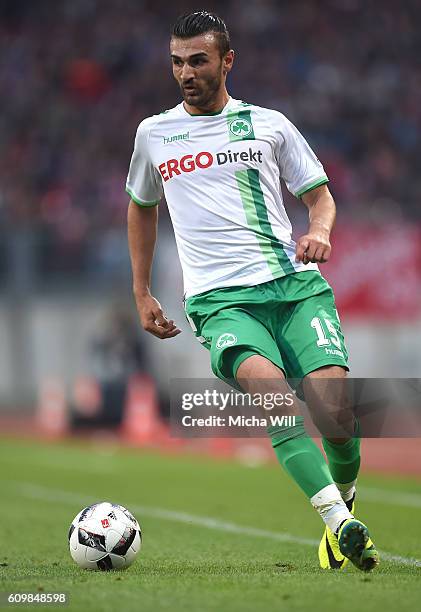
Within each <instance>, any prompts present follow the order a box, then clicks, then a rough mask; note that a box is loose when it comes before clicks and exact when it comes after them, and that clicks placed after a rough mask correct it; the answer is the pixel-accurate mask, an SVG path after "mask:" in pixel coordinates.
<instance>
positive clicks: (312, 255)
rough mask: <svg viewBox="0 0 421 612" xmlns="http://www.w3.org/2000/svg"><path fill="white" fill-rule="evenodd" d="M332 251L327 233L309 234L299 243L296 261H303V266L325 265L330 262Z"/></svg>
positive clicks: (300, 239) (302, 237)
mask: <svg viewBox="0 0 421 612" xmlns="http://www.w3.org/2000/svg"><path fill="white" fill-rule="evenodd" d="M331 250H332V247H331V245H330V241H329V235H328V234H327V233H326V232H309V233H308V234H305V235H304V236H301V238H299V240H298V241H297V246H296V249H295V261H296V262H299V261H302V262H303V264H308V263H310V262H312V263H325V262H326V261H328V260H329V257H330V253H331Z"/></svg>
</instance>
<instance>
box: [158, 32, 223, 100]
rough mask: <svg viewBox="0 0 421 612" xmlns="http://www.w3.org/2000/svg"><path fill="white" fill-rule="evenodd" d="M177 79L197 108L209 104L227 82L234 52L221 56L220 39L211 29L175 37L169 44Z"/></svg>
mask: <svg viewBox="0 0 421 612" xmlns="http://www.w3.org/2000/svg"><path fill="white" fill-rule="evenodd" d="M170 52H171V60H172V69H173V74H174V78H175V79H176V81H177V83H178V84H179V86H180V89H181V94H182V96H183V98H184V101H185V102H186V103H187V104H189V105H191V106H195V107H197V108H206V107H207V106H210V105H211V104H212V102H213V101H214V100H215V98H216V97H217V95H218V93H219V92H220V91H221V89H222V88H223V87H224V85H225V75H226V74H227V72H229V70H230V69H231V64H232V59H233V52H231V51H230V52H229V53H228V54H227V56H226V57H224V58H221V56H220V52H219V46H218V40H217V38H216V37H215V35H214V34H213V33H211V32H209V33H207V34H201V35H200V36H194V37H193V38H187V39H182V38H172V39H171V43H170Z"/></svg>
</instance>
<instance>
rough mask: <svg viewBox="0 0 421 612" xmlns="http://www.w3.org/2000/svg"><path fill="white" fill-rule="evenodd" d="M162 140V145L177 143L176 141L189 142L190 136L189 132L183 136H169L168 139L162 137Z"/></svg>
mask: <svg viewBox="0 0 421 612" xmlns="http://www.w3.org/2000/svg"><path fill="white" fill-rule="evenodd" d="M163 139H164V144H170V143H171V142H177V141H178V140H189V139H190V136H189V132H186V133H185V134H176V135H175V136H169V137H168V138H167V137H166V136H163Z"/></svg>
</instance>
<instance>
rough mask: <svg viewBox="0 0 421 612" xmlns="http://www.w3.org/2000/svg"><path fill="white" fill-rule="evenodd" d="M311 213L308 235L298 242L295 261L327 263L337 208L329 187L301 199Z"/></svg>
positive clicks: (306, 194) (310, 192)
mask: <svg viewBox="0 0 421 612" xmlns="http://www.w3.org/2000/svg"><path fill="white" fill-rule="evenodd" d="M301 199H302V201H303V202H304V204H305V205H306V206H307V208H308V211H309V221H310V225H309V229H308V232H307V234H304V236H301V238H299V240H298V241H297V249H296V258H295V261H297V262H298V261H302V262H303V263H304V264H308V263H309V262H312V263H325V262H326V261H328V260H329V257H330V253H331V245H330V233H331V231H332V228H333V225H334V223H335V217H336V206H335V202H334V200H333V197H332V194H331V193H330V191H329V189H328V187H327V185H320V187H316V188H315V189H312V190H311V191H308V192H307V193H304V194H303V195H302V197H301Z"/></svg>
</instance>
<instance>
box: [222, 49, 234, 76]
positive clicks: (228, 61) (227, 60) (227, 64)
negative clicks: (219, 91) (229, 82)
mask: <svg viewBox="0 0 421 612" xmlns="http://www.w3.org/2000/svg"><path fill="white" fill-rule="evenodd" d="M233 63H234V51H233V50H232V49H230V51H228V53H226V54H225V56H224V58H223V60H222V70H223V73H224V74H227V73H228V72H230V70H231V68H232V65H233Z"/></svg>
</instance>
